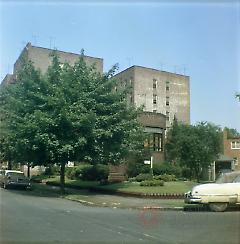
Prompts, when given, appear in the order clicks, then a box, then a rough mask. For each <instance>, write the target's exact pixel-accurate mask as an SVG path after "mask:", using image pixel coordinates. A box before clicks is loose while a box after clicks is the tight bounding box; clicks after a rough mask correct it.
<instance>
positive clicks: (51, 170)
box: [44, 165, 60, 175]
mask: <svg viewBox="0 0 240 244" xmlns="http://www.w3.org/2000/svg"><path fill="white" fill-rule="evenodd" d="M59 173H60V168H59V166H56V165H54V166H48V167H47V168H46V169H45V172H44V175H59Z"/></svg>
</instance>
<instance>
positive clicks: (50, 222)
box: [0, 189, 240, 244]
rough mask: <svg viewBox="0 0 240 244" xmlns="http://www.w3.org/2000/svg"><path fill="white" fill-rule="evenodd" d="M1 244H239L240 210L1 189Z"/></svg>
mask: <svg viewBox="0 0 240 244" xmlns="http://www.w3.org/2000/svg"><path fill="white" fill-rule="evenodd" d="M0 214H1V215H0V243H24V244H27V243H38V242H39V243H67V244H68V243H163V244H168V243H184V244H188V243H189V244H190V243H191V244H192V243H195V244H198V243H209V244H214V243H216V244H217V243H218V244H219V243H226V244H235V243H236V244H239V243H240V212H239V211H228V212H224V213H212V212H183V211H158V210H130V209H117V208H100V207H89V206H83V205H81V204H80V203H77V202H72V201H69V200H65V199H61V198H51V197H49V198H47V197H36V196H31V195H25V194H22V191H20V190H4V189H0Z"/></svg>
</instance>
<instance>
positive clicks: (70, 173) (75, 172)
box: [65, 164, 92, 180]
mask: <svg viewBox="0 0 240 244" xmlns="http://www.w3.org/2000/svg"><path fill="white" fill-rule="evenodd" d="M91 167H92V165H89V164H82V165H79V166H77V167H68V168H66V170H65V174H66V176H67V178H68V179H71V180H77V179H80V178H81V176H82V170H83V169H84V168H91Z"/></svg>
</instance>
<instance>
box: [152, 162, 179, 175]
mask: <svg viewBox="0 0 240 244" xmlns="http://www.w3.org/2000/svg"><path fill="white" fill-rule="evenodd" d="M153 174H154V175H163V174H168V175H175V176H176V177H180V176H181V174H182V169H181V167H180V166H179V165H174V164H172V163H166V162H165V163H162V164H153Z"/></svg>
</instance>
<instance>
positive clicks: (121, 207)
mask: <svg viewBox="0 0 240 244" xmlns="http://www.w3.org/2000/svg"><path fill="white" fill-rule="evenodd" d="M62 198H63V199H66V200H69V201H73V202H78V203H81V204H83V205H84V206H90V207H102V208H104V207H105V208H106V207H108V208H113V209H132V210H158V211H168V210H171V211H183V210H184V207H159V206H144V207H127V206H126V207H123V206H120V207H116V206H114V207H112V206H107V205H102V204H96V203H93V202H88V201H85V200H81V199H72V198H68V197H62Z"/></svg>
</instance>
